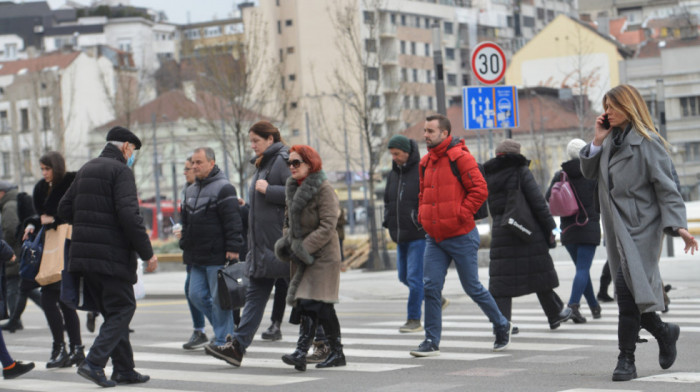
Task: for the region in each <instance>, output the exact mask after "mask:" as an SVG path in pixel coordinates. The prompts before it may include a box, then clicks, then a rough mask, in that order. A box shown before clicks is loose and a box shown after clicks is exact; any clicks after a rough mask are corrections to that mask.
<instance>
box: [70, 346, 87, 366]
mask: <svg viewBox="0 0 700 392" xmlns="http://www.w3.org/2000/svg"><path fill="white" fill-rule="evenodd" d="M68 357H69V359H68V367H71V366H73V365H75V366H80V365H81V364H82V363H83V361H84V360H85V346H82V345H76V344H71V345H70V353H68Z"/></svg>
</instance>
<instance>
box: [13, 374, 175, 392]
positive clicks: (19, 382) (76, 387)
mask: <svg viewBox="0 0 700 392" xmlns="http://www.w3.org/2000/svg"><path fill="white" fill-rule="evenodd" d="M32 371H34V370H32ZM30 374H31V373H30ZM75 377H76V378H78V379H81V380H82V378H81V377H80V376H78V375H77V374H76V375H75ZM0 385H2V390H3V391H8V390H11V391H32V392H34V391H36V392H45V391H47V390H49V389H50V390H53V391H71V392H83V391H90V392H95V391H96V390H97V388H98V387H97V385H95V384H93V383H92V382H89V381H87V380H85V381H84V382H72V381H49V380H38V379H32V378H31V375H27V376H23V377H21V378H16V379H12V380H4V381H0ZM128 390H129V392H183V390H181V389H160V388H142V387H136V386H129V387H128Z"/></svg>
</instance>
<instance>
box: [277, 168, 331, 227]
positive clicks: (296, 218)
mask: <svg viewBox="0 0 700 392" xmlns="http://www.w3.org/2000/svg"><path fill="white" fill-rule="evenodd" d="M325 180H326V173H324V172H323V170H321V171H319V172H316V173H311V174H309V175H308V176H307V177H306V179H304V181H303V182H302V183H301V185H299V184H298V183H297V180H295V179H293V178H292V176H289V177H288V178H287V187H286V202H287V205H288V206H289V229H290V231H291V234H292V237H294V238H301V237H302V230H301V212H302V210H303V209H304V208H305V207H306V206H307V205H308V204H309V201H311V199H312V198H313V197H314V196H316V194H317V193H318V191H319V190H320V189H321V185H322V184H323V182H324V181H325Z"/></svg>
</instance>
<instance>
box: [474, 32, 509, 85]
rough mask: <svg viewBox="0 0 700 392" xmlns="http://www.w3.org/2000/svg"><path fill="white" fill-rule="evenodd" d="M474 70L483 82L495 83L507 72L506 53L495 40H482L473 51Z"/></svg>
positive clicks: (475, 74)
mask: <svg viewBox="0 0 700 392" xmlns="http://www.w3.org/2000/svg"><path fill="white" fill-rule="evenodd" d="M472 71H473V72H474V76H476V78H477V79H479V81H480V82H481V83H484V84H495V83H498V82H499V81H500V80H501V79H503V75H504V74H505V73H506V55H505V54H504V53H503V49H501V47H500V46H498V45H496V44H495V43H493V42H482V43H480V44H479V45H477V47H476V48H474V51H473V52H472Z"/></svg>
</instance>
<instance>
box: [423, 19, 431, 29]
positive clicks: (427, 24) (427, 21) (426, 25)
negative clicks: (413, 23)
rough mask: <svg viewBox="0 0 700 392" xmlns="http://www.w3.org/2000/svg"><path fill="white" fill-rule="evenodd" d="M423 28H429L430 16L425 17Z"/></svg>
mask: <svg viewBox="0 0 700 392" xmlns="http://www.w3.org/2000/svg"><path fill="white" fill-rule="evenodd" d="M424 21H425V28H426V29H429V28H430V18H425V20H424Z"/></svg>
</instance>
